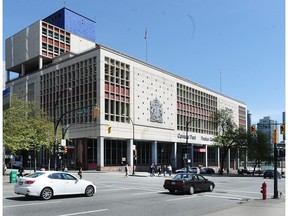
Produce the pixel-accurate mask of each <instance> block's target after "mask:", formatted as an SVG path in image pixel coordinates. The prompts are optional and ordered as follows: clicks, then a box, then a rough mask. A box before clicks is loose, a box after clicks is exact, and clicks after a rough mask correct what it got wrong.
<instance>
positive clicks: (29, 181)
mask: <svg viewBox="0 0 288 216" xmlns="http://www.w3.org/2000/svg"><path fill="white" fill-rule="evenodd" d="M34 182H35V180H27V181H25V182H24V184H33V183H34Z"/></svg>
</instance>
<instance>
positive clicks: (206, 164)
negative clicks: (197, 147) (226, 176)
mask: <svg viewBox="0 0 288 216" xmlns="http://www.w3.org/2000/svg"><path fill="white" fill-rule="evenodd" d="M205 167H208V146H207V145H205Z"/></svg>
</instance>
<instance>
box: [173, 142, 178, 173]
mask: <svg viewBox="0 0 288 216" xmlns="http://www.w3.org/2000/svg"><path fill="white" fill-rule="evenodd" d="M171 158H172V159H173V160H174V163H173V164H171V166H172V167H174V168H175V167H176V166H177V159H178V158H177V143H176V142H175V143H174V145H173V148H172V157H171Z"/></svg>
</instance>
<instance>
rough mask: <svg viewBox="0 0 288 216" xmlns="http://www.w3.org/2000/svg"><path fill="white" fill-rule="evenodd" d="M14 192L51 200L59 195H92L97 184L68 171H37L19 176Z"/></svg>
mask: <svg viewBox="0 0 288 216" xmlns="http://www.w3.org/2000/svg"><path fill="white" fill-rule="evenodd" d="M14 192H15V193H16V194H22V195H25V196H26V197H29V196H37V197H38V196H39V197H40V198H41V199H44V200H49V199H50V198H52V197H53V196H58V195H72V194H85V195H86V196H88V197H90V196H93V195H94V193H96V186H95V185H94V183H93V182H90V181H87V180H83V179H79V178H77V177H75V176H74V175H72V174H70V173H67V172H59V171H37V172H35V173H31V174H29V175H26V176H25V177H19V178H18V179H17V182H16V184H15V186H14Z"/></svg>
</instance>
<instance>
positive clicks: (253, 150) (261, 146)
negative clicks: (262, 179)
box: [247, 131, 273, 175]
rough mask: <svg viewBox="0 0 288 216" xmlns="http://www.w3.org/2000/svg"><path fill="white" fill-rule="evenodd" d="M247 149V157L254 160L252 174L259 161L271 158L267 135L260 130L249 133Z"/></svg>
mask: <svg viewBox="0 0 288 216" xmlns="http://www.w3.org/2000/svg"><path fill="white" fill-rule="evenodd" d="M247 149H248V158H249V159H250V160H254V161H255V164H254V170H253V175H254V173H255V169H256V167H257V166H258V165H260V164H261V162H263V161H265V162H271V161H272V160H273V149H272V145H271V143H270V140H269V137H268V136H267V135H266V134H265V133H263V132H261V131H257V133H256V134H249V136H248V146H247ZM259 174H260V173H259Z"/></svg>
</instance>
